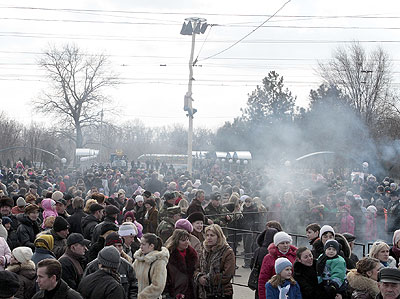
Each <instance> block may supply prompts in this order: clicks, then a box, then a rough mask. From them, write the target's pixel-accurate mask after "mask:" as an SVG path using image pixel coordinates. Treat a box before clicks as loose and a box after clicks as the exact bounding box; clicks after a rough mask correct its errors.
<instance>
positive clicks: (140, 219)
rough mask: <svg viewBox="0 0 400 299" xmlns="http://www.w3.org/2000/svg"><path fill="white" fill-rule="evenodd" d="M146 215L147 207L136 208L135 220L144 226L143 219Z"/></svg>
mask: <svg viewBox="0 0 400 299" xmlns="http://www.w3.org/2000/svg"><path fill="white" fill-rule="evenodd" d="M145 214H146V208H145V206H144V205H143V206H141V207H139V206H135V218H136V220H137V221H138V222H139V223H140V224H141V225H143V219H144V215H145Z"/></svg>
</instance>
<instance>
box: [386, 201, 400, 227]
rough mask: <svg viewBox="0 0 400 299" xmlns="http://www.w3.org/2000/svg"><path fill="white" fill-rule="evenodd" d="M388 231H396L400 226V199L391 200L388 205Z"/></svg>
mask: <svg viewBox="0 0 400 299" xmlns="http://www.w3.org/2000/svg"><path fill="white" fill-rule="evenodd" d="M387 213H388V232H394V231H395V230H396V229H397V228H398V227H400V200H396V201H389V203H388V205H387Z"/></svg>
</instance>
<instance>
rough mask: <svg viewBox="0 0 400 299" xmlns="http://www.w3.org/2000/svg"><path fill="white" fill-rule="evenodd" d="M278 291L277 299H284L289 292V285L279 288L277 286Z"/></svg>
mask: <svg viewBox="0 0 400 299" xmlns="http://www.w3.org/2000/svg"><path fill="white" fill-rule="evenodd" d="M278 290H279V299H286V298H287V297H286V295H287V293H289V290H290V283H289V284H288V285H287V286H286V287H281V286H278Z"/></svg>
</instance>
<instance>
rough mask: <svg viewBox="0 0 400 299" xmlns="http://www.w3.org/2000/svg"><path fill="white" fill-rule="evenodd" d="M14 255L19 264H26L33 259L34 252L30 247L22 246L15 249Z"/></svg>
mask: <svg viewBox="0 0 400 299" xmlns="http://www.w3.org/2000/svg"><path fill="white" fill-rule="evenodd" d="M12 254H13V256H14V257H15V259H16V260H17V261H18V262H20V263H21V264H24V263H26V262H28V261H30V260H31V259H32V255H33V252H32V249H30V248H29V247H26V246H20V247H17V248H15V249H14V250H13V251H12Z"/></svg>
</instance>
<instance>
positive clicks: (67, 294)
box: [32, 279, 83, 299]
mask: <svg viewBox="0 0 400 299" xmlns="http://www.w3.org/2000/svg"><path fill="white" fill-rule="evenodd" d="M55 290H56V291H55V293H54V295H53V297H51V298H52V299H83V298H82V296H81V295H80V294H79V293H78V292H77V291H75V290H73V289H71V288H70V287H69V286H68V285H67V284H66V283H65V282H64V281H63V280H62V279H60V281H59V282H58V284H57V286H56V288H55ZM46 293H47V292H46V291H44V290H40V291H39V292H37V293H36V294H35V295H34V296H33V298H32V299H50V297H47V296H46Z"/></svg>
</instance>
